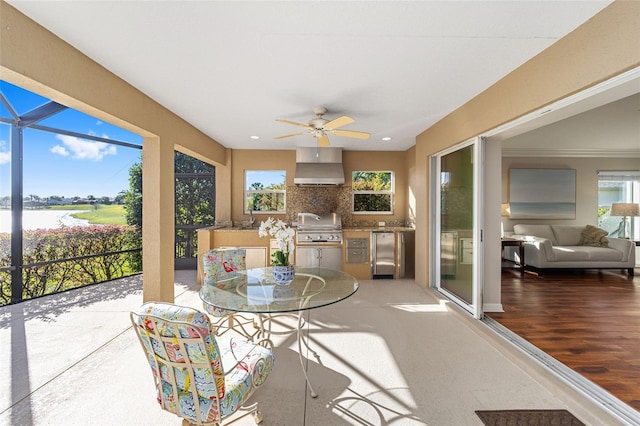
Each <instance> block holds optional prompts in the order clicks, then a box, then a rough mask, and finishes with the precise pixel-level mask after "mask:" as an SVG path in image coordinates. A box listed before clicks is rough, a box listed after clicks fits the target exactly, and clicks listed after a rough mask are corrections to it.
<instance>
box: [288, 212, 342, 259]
mask: <svg viewBox="0 0 640 426" xmlns="http://www.w3.org/2000/svg"><path fill="white" fill-rule="evenodd" d="M295 263H296V265H298V266H304V267H317V266H319V267H323V268H329V269H337V270H340V269H342V217H341V216H340V215H339V214H338V213H329V214H322V215H317V214H313V213H299V214H298V230H297V232H296V260H295Z"/></svg>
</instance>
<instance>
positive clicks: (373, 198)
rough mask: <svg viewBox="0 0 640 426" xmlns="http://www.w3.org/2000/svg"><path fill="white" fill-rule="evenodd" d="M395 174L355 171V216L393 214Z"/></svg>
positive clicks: (353, 181) (353, 175)
mask: <svg viewBox="0 0 640 426" xmlns="http://www.w3.org/2000/svg"><path fill="white" fill-rule="evenodd" d="M394 187H395V185H394V181H393V172H373V171H355V172H353V173H352V174H351V190H352V197H353V198H352V204H353V213H354V214H367V213H376V214H393V190H394Z"/></svg>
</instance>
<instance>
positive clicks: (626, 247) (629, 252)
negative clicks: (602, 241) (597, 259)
mask: <svg viewBox="0 0 640 426" xmlns="http://www.w3.org/2000/svg"><path fill="white" fill-rule="evenodd" d="M609 247H610V248H612V249H615V250H618V251H621V252H622V253H623V254H622V260H623V261H624V262H626V261H627V260H629V259H635V257H636V243H635V241H631V240H625V239H623V238H611V237H609Z"/></svg>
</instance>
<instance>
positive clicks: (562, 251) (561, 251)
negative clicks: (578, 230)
mask: <svg viewBox="0 0 640 426" xmlns="http://www.w3.org/2000/svg"><path fill="white" fill-rule="evenodd" d="M586 248H587V247H582V246H558V247H554V248H553V259H548V260H553V261H555V262H577V261H585V260H589V253H588V251H587V250H584V249H586Z"/></svg>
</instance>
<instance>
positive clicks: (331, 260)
mask: <svg viewBox="0 0 640 426" xmlns="http://www.w3.org/2000/svg"><path fill="white" fill-rule="evenodd" d="M320 266H321V267H323V268H329V269H335V270H338V271H340V270H341V269H342V248H341V247H323V248H321V249H320Z"/></svg>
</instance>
